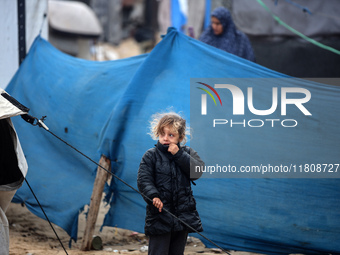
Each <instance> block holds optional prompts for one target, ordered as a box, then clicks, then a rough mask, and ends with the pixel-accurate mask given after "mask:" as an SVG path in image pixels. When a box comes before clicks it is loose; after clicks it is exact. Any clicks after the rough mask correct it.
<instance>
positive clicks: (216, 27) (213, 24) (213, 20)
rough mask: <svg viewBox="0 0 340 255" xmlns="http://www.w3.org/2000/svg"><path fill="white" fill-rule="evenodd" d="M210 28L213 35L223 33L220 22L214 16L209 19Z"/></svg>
mask: <svg viewBox="0 0 340 255" xmlns="http://www.w3.org/2000/svg"><path fill="white" fill-rule="evenodd" d="M211 27H212V29H213V31H214V34H215V35H221V34H222V33H223V26H222V24H221V22H220V20H219V19H218V18H216V17H214V16H212V17H211Z"/></svg>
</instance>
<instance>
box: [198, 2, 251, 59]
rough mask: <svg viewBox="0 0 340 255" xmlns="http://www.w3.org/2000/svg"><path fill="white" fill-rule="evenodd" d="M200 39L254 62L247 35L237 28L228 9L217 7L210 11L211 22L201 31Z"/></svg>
mask: <svg viewBox="0 0 340 255" xmlns="http://www.w3.org/2000/svg"><path fill="white" fill-rule="evenodd" d="M199 40H200V41H202V42H204V43H206V44H209V45H211V46H214V47H216V48H219V49H221V50H224V51H227V52H229V53H231V54H234V55H236V56H239V57H241V58H245V59H247V60H250V61H253V62H255V56H254V52H253V48H252V46H251V44H250V41H249V39H248V37H247V36H246V35H245V34H244V33H243V32H242V31H240V30H238V29H237V28H236V26H235V24H234V22H233V20H232V17H231V14H230V12H229V10H228V9H226V8H224V7H218V8H216V9H215V10H214V11H213V12H212V13H211V24H210V26H209V27H208V28H207V29H206V30H205V31H204V32H203V33H202V35H201V36H200V38H199Z"/></svg>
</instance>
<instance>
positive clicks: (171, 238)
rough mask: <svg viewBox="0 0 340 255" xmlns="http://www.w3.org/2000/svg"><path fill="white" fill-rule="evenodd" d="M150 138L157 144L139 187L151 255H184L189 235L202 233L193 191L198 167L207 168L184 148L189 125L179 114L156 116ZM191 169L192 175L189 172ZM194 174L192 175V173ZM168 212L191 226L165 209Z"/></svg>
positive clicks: (145, 163) (146, 157)
mask: <svg viewBox="0 0 340 255" xmlns="http://www.w3.org/2000/svg"><path fill="white" fill-rule="evenodd" d="M151 135H152V137H153V138H154V139H157V138H158V142H157V144H156V145H155V147H154V148H152V149H149V150H148V151H146V152H145V154H144V156H143V158H142V160H141V163H140V166H139V170H138V178H137V184H138V189H139V191H140V192H141V193H143V194H144V195H145V196H147V197H148V198H150V199H151V200H152V202H151V201H149V200H148V199H146V198H144V199H145V201H146V202H147V206H146V218H145V234H146V235H147V236H149V250H148V252H149V253H148V254H151V255H170V254H172V255H175V254H176V255H181V254H183V253H184V249H185V244H186V240H187V236H188V233H189V232H194V231H193V229H194V230H196V231H198V232H200V231H203V228H202V223H201V220H200V217H199V215H198V212H197V210H196V201H195V199H194V197H193V194H192V190H191V181H193V180H196V179H198V178H199V177H200V175H201V174H199V173H198V174H197V173H196V174H195V166H200V167H202V166H204V162H203V161H202V160H201V159H200V157H199V156H198V154H197V152H196V151H194V150H193V149H192V148H190V147H188V146H184V145H181V143H182V144H185V141H186V121H185V119H183V118H182V117H181V116H180V115H178V114H176V113H172V112H170V113H165V114H155V115H154V116H153V121H152V122H151ZM190 166H191V168H192V171H190ZM190 172H191V173H190ZM163 208H164V209H166V210H167V211H169V212H171V213H172V214H174V215H175V216H177V217H178V218H179V219H181V220H182V221H184V222H185V223H186V224H188V225H189V226H190V227H191V228H192V229H190V228H188V227H187V226H185V225H184V224H182V223H181V222H180V221H179V220H178V219H176V218H174V217H173V216H171V215H170V214H169V213H167V212H166V211H164V210H162V209H163Z"/></svg>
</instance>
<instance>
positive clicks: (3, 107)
mask: <svg viewBox="0 0 340 255" xmlns="http://www.w3.org/2000/svg"><path fill="white" fill-rule="evenodd" d="M28 111H29V109H27V108H26V107H24V106H23V105H21V104H20V103H18V102H17V101H16V100H15V99H14V98H12V97H11V96H10V95H9V94H8V93H6V92H5V91H4V90H3V89H0V137H1V139H0V140H1V144H0V169H1V171H0V253H1V254H8V249H9V232H8V231H9V230H8V228H9V226H8V221H7V217H6V214H5V213H6V211H7V208H8V206H9V204H10V203H11V200H12V198H13V196H14V194H15V192H16V191H17V189H18V188H20V187H21V185H22V183H23V181H24V177H25V176H26V173H27V162H26V159H25V157H24V153H23V151H22V149H21V145H20V142H19V139H18V136H17V134H16V131H15V128H14V126H13V124H12V121H11V117H14V116H17V115H23V114H27V112H28Z"/></svg>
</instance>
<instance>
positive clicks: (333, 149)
mask: <svg viewBox="0 0 340 255" xmlns="http://www.w3.org/2000/svg"><path fill="white" fill-rule="evenodd" d="M244 77H247V78H283V77H286V76H285V75H282V74H279V73H277V72H274V71H272V70H269V69H266V68H264V67H262V66H259V65H257V64H255V63H252V62H248V61H246V60H243V59H241V58H238V57H236V56H233V55H230V54H228V53H226V52H223V51H220V50H218V49H215V48H212V47H210V46H208V45H205V44H204V43H202V42H199V41H197V40H195V39H192V38H189V37H187V36H185V35H183V34H181V33H178V32H176V30H174V29H170V30H169V31H168V34H167V35H166V36H165V37H164V38H163V40H162V41H161V42H160V43H159V44H158V45H157V46H156V47H155V48H154V50H153V51H152V52H151V53H150V54H149V55H142V56H139V57H135V58H130V59H125V60H118V61H112V62H104V63H98V62H91V61H84V60H80V59H75V58H72V57H69V56H67V55H65V54H63V53H60V52H59V51H57V50H55V49H54V48H53V47H52V46H51V45H50V44H48V43H47V42H46V41H44V40H43V39H41V38H37V40H36V41H35V43H34V45H33V46H32V48H31V50H30V52H29V55H28V57H27V58H26V59H25V61H24V63H23V64H22V66H21V67H20V69H19V71H18V72H17V74H16V75H15V77H14V78H13V80H12V81H11V83H10V84H9V86H8V88H7V91H8V92H9V93H10V94H11V95H12V96H14V97H15V98H16V99H18V100H19V101H20V102H21V103H23V104H24V105H26V106H27V107H29V108H31V111H30V113H31V115H34V116H37V117H40V116H43V115H47V119H46V122H45V123H46V124H47V125H48V126H49V128H50V130H51V131H52V132H54V133H56V134H57V135H58V136H60V137H61V138H63V139H65V140H66V141H67V142H69V143H70V144H72V145H73V146H75V147H77V148H78V149H79V150H81V151H83V152H84V153H85V154H87V155H89V156H90V157H92V158H93V159H94V160H95V161H99V157H100V155H101V154H104V155H106V156H108V157H109V158H110V159H111V160H112V171H113V172H114V173H115V174H116V175H117V176H119V177H120V178H122V179H123V180H125V181H126V182H127V183H129V184H130V185H132V186H133V187H135V188H136V186H137V185H136V177H137V171H138V166H139V162H140V159H141V157H142V155H143V154H144V152H145V151H146V150H147V149H149V148H151V147H152V146H153V145H154V144H155V141H153V140H151V138H150V136H149V135H148V134H147V133H148V124H149V121H150V116H151V115H152V114H154V113H155V112H160V111H164V110H166V109H169V108H171V109H172V110H174V111H176V112H183V114H184V116H185V117H186V119H187V120H188V123H190V78H244ZM299 86H301V87H306V88H310V86H311V85H310V82H307V81H301V84H299ZM262 89H263V91H264V92H266V93H269V92H271V88H266V87H263V88H262ZM267 90H270V91H267ZM313 90H315V91H313V93H312V95H313V98H314V97H315V98H318V100H316V101H313V100H311V102H310V104H311V105H313V102H317V103H318V104H320V102H324V103H323V104H321V105H319V106H318V107H320V109H319V110H318V111H319V114H318V115H317V119H315V118H314V119H313V120H311V121H314V122H315V121H316V122H322V121H327V122H326V124H325V125H338V123H337V122H338V120H337V116H339V109H340V102H339V101H338V98H339V95H340V88H339V87H332V86H327V85H323V84H319V85H318V84H314V83H313ZM321 99H323V100H321ZM323 106H327V107H323ZM329 106H331V108H329ZM313 107H315V106H313ZM329 109H333V118H332V119H327V118H329V116H330V115H329V114H325V117H323V114H322V111H323V110H324V111H329ZM325 113H326V112H325ZM331 115H332V114H331ZM13 122H14V124H15V127H16V129H17V132H18V134H19V137H20V141H21V143H22V146H23V149H24V152H25V154H26V157H27V161H28V165H29V171H28V176H27V178H28V181H29V182H30V183H31V186H32V187H33V189H34V190H35V192H36V193H37V197H38V198H39V200H40V202H41V203H42V205H43V206H44V208H45V210H46V212H47V215H48V216H49V217H50V219H51V220H52V222H54V223H55V224H57V225H59V226H61V227H62V228H64V229H65V230H66V231H67V232H68V233H69V234H70V236H71V237H72V238H74V239H76V238H77V236H76V231H77V217H78V212H79V211H80V210H82V208H83V207H84V205H85V204H88V203H89V201H90V196H91V191H92V187H93V181H94V173H95V171H94V170H95V169H96V166H94V165H93V164H92V163H91V162H88V161H87V160H86V159H84V158H82V157H81V156H80V155H78V154H77V153H76V152H74V151H73V150H72V149H71V148H68V147H67V146H65V144H63V143H62V142H60V141H58V140H57V139H56V138H55V137H53V136H51V135H50V134H48V133H47V132H45V131H44V130H42V129H39V128H36V127H31V126H30V125H29V124H27V123H25V122H24V121H23V120H21V119H20V117H16V118H14V119H13ZM332 130H336V129H332ZM268 132H269V135H270V132H271V131H270V130H268ZM334 132H335V133H334V134H329V129H323V126H321V125H311V126H310V129H308V132H307V134H306V135H307V136H309V137H310V138H311V139H312V138H313V137H315V136H320V137H322V138H323V139H325V144H326V145H327V146H324V147H322V148H319V149H318V148H316V149H315V151H317V150H320V153H321V154H324V153H327V152H329V153H330V154H331V155H332V160H333V162H325V163H339V162H337V161H338V160H339V158H338V157H337V156H336V155H339V152H340V148H339V144H340V143H339V142H340V141H339V140H340V136H339V132H337V131H334ZM242 135H243V136H244V137H243V139H242V141H244V144H243V148H245V150H244V153H240V151H239V150H235V151H233V150H232V149H229V151H228V153H229V154H228V157H229V158H232V159H235V160H238V161H241V160H242V158H243V157H245V156H247V157H248V158H247V160H248V161H250V162H251V160H252V158H251V157H254V158H253V160H254V161H256V160H257V158H255V157H257V155H258V154H259V153H260V152H261V150H262V149H263V151H265V152H267V151H268V148H261V146H258V147H257V148H256V150H260V151H256V153H252V152H251V151H249V150H246V148H248V147H249V148H252V147H251V145H252V143H253V142H254V141H257V140H256V139H257V138H256V134H254V133H253V132H250V133H247V132H246V131H245V132H244V133H243V134H242ZM307 138H308V137H307ZM194 139H199V138H198V137H196V138H195V133H193V140H192V143H194ZM283 139H285V140H286V139H287V137H286V136H284V137H282V138H280V137H279V136H278V137H277V139H276V140H273V141H272V146H273V148H275V147H278V146H281V144H284V145H283V147H280V152H281V153H285V156H289V154H290V153H291V147H287V146H286V144H287V143H284V141H283ZM299 139H300V138H299V135H294V133H292V134H291V141H292V143H291V144H293V145H294V148H295V150H294V153H301V155H302V156H303V157H307V158H308V155H307V156H306V154H305V153H304V151H305V147H304V146H305V145H304V144H303V143H299ZM304 139H306V138H304ZM330 140H332V141H330ZM225 146H227V147H228V144H227V145H225ZM285 146H286V147H285ZM229 148H230V147H229ZM198 153H200V151H198ZM203 154H204V153H203ZM281 156H282V155H281ZM249 157H250V158H249ZM313 157H314V154H313ZM280 159H281V157H278V159H277V160H278V161H280ZM209 160H212V159H211V158H209ZM328 160H329V158H328ZM339 180H340V179H337V178H328V179H325V178H323V179H282V178H233V179H229V178H215V179H211V178H210V179H208V178H201V179H200V180H198V181H197V186H194V187H193V190H194V195H195V197H196V200H197V208H198V211H199V213H200V216H201V218H202V223H203V227H204V232H203V234H204V235H205V236H207V237H208V238H210V239H211V240H213V241H214V242H216V243H217V244H219V245H221V246H222V247H224V248H226V249H235V250H244V251H255V252H260V253H267V254H289V253H308V254H322V253H333V254H336V253H340V246H339V243H338V240H340V218H339V209H340V208H339V207H340V188H339V187H340V186H339V184H340V181H339ZM106 199H107V201H109V202H110V206H111V207H110V210H109V212H108V214H107V215H106V217H105V220H104V224H103V225H104V226H117V227H120V228H127V229H131V230H134V231H139V232H143V227H144V217H145V202H144V200H143V199H142V197H141V196H140V195H139V194H137V193H136V192H134V191H133V190H132V189H130V188H129V187H127V186H126V185H124V184H123V183H121V182H119V181H118V180H116V179H113V181H112V183H111V186H110V188H109V189H107V197H106ZM15 201H16V202H22V201H23V202H25V204H26V205H27V207H28V208H29V209H30V210H31V211H32V212H34V213H35V214H37V215H38V216H40V217H43V216H42V213H41V212H40V209H39V208H38V207H37V205H36V202H35V201H34V198H33V196H32V195H31V194H30V192H29V191H28V189H27V187H26V186H25V185H24V186H23V187H22V188H21V189H20V190H19V191H18V192H17V194H16V197H15ZM203 241H204V243H205V244H206V245H207V246H210V247H212V245H211V244H210V243H209V242H207V241H206V240H203Z"/></svg>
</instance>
